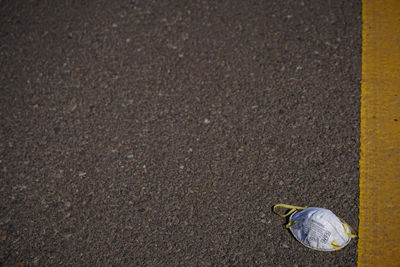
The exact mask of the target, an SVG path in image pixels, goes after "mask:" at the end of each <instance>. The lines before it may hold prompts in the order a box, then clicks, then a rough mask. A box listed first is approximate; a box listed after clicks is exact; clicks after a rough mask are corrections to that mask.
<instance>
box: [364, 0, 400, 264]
mask: <svg viewBox="0 0 400 267" xmlns="http://www.w3.org/2000/svg"><path fill="white" fill-rule="evenodd" d="M362 6H363V7H362V19H363V30H362V38H363V43H362V82H361V139H360V141H361V156H360V215H359V218H360V225H359V240H358V266H374V267H377V266H400V226H399V225H400V1H399V0H362Z"/></svg>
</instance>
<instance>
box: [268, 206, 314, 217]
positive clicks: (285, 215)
mask: <svg viewBox="0 0 400 267" xmlns="http://www.w3.org/2000/svg"><path fill="white" fill-rule="evenodd" d="M277 208H286V209H290V210H289V211H288V212H286V213H279V212H278V211H277ZM306 208H308V207H298V206H292V205H287V204H276V205H274V207H273V211H274V213H275V214H277V215H279V216H281V217H283V218H285V217H287V216H289V215H290V214H292V213H293V212H295V211H296V210H305V209H306Z"/></svg>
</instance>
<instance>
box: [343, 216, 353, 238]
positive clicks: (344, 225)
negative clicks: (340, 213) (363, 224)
mask: <svg viewBox="0 0 400 267" xmlns="http://www.w3.org/2000/svg"><path fill="white" fill-rule="evenodd" d="M339 220H340V221H341V222H342V223H343V228H344V232H345V233H346V235H348V236H349V237H350V238H355V237H357V234H356V232H355V231H354V230H353V229H352V228H351V227H350V225H348V224H347V223H346V222H345V221H344V220H343V219H342V218H339ZM346 225H347V227H349V230H350V233H349V232H347V227H346Z"/></svg>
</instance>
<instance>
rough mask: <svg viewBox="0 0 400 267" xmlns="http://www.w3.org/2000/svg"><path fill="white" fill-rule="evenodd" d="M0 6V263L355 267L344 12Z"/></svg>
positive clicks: (269, 4) (228, 6)
mask: <svg viewBox="0 0 400 267" xmlns="http://www.w3.org/2000/svg"><path fill="white" fill-rule="evenodd" d="M0 5H1V10H0V17H1V26H0V29H1V30H0V34H1V36H0V40H1V54H0V57H1V65H0V71H1V74H0V75H1V76H0V86H1V88H0V141H1V142H0V197H1V201H0V231H1V233H0V234H1V236H0V237H1V238H0V265H5V266H15V265H17V266H30V265H40V266H60V265H70V266H83V265H86V266H95V265H97V266H100V265H101V266H103V265H119V266H121V265H122V266H126V265H132V266H133V265H136V266H138V265H149V266H176V265H183V266H189V265H200V266H207V265H242V266H250V265H260V266H262V265H264V266H279V265H280V266H356V260H357V257H356V252H357V251H356V248H357V244H356V241H352V242H351V243H350V245H349V246H348V247H346V248H345V249H343V250H341V251H338V252H319V251H314V250H311V249H308V248H306V247H304V246H302V245H301V244H300V243H299V242H298V241H296V240H295V239H294V238H293V236H291V234H290V233H289V231H287V230H286V229H285V228H284V226H283V225H284V223H285V220H284V219H282V218H280V217H278V216H276V215H274V214H273V213H272V212H271V207H272V205H274V204H276V203H287V204H294V205H299V206H301V205H309V206H317V207H324V208H328V209H331V210H332V211H333V212H334V213H336V214H337V215H338V216H340V217H342V218H343V219H344V220H346V221H347V222H348V223H349V224H350V225H352V226H353V227H354V228H355V229H357V226H358V159H359V99H360V68H361V67H360V64H361V63H360V62H361V52H360V51H361V18H360V15H361V3H360V1H348V0H338V1H330V0H329V1H302V0H290V1H289V0H288V1H286V0H285V1H150V0H149V1H144V0H142V1H139V0H137V1H50V0H47V1H11V0H3V1H1V2H0Z"/></svg>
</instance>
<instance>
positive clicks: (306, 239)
mask: <svg viewBox="0 0 400 267" xmlns="http://www.w3.org/2000/svg"><path fill="white" fill-rule="evenodd" d="M279 207H281V208H286V209H290V210H289V211H288V212H287V213H279V212H278V211H277V208H279ZM273 211H274V212H275V213H276V214H278V215H279V216H281V217H287V216H289V215H290V217H289V222H288V224H287V225H286V228H288V229H290V231H291V232H292V234H293V236H294V237H295V238H296V239H297V240H298V241H299V242H300V243H302V244H303V245H304V246H306V247H309V248H312V249H316V250H321V251H334V250H339V249H342V248H344V247H345V246H346V245H347V244H348V243H349V242H350V240H351V239H352V238H355V237H356V235H355V233H354V232H353V230H352V229H351V227H350V226H349V225H348V224H347V223H346V222H345V221H343V220H342V219H340V218H339V217H337V216H336V215H335V214H334V213H333V212H332V211H330V210H328V209H323V208H314V207H297V206H292V205H286V204H277V205H275V206H274V207H273Z"/></svg>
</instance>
